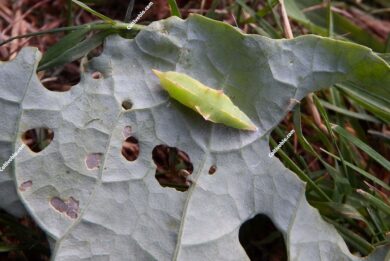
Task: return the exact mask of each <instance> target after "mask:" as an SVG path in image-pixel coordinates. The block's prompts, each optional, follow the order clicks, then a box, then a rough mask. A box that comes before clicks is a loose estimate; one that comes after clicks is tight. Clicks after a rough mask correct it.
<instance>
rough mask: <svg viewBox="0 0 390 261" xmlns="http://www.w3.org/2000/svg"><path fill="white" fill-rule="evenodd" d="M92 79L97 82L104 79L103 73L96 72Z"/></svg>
mask: <svg viewBox="0 0 390 261" xmlns="http://www.w3.org/2000/svg"><path fill="white" fill-rule="evenodd" d="M92 78H94V79H96V80H97V79H100V78H102V74H101V72H94V73H92Z"/></svg>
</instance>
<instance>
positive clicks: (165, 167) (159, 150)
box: [152, 145, 194, 191]
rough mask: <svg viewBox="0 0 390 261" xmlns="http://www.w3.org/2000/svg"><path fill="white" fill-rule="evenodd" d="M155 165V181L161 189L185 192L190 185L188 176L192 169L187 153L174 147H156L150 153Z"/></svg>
mask: <svg viewBox="0 0 390 261" xmlns="http://www.w3.org/2000/svg"><path fill="white" fill-rule="evenodd" d="M152 158H153V161H154V163H155V164H156V165H157V169H156V179H157V181H158V182H159V183H160V185H161V186H162V187H171V188H175V189H176V190H178V191H186V190H188V189H189V187H190V186H191V184H192V181H191V179H190V177H189V176H190V175H191V174H192V172H193V170H194V168H193V165H192V163H191V159H190V157H189V156H188V154H187V153H185V152H184V151H181V150H179V149H177V148H175V147H169V146H167V145H158V146H156V147H154V149H153V151H152Z"/></svg>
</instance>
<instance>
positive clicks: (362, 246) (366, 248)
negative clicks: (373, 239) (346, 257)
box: [324, 218, 374, 255]
mask: <svg viewBox="0 0 390 261" xmlns="http://www.w3.org/2000/svg"><path fill="white" fill-rule="evenodd" d="M324 219H325V220H326V221H327V222H329V223H331V224H332V225H333V226H335V227H336V228H337V230H338V231H339V232H340V234H341V235H342V236H343V238H344V239H345V241H347V242H348V243H349V244H351V245H352V246H354V247H355V248H356V249H358V250H359V251H360V252H361V253H362V254H363V255H368V254H370V253H371V252H372V251H374V246H372V245H371V244H370V243H369V242H367V241H366V240H365V239H364V238H362V237H361V236H359V235H358V234H355V233H354V232H352V231H351V230H349V229H347V228H345V227H344V226H342V225H340V224H338V223H337V222H335V221H333V220H331V219H329V218H324Z"/></svg>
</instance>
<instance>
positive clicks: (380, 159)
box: [332, 125, 390, 170]
mask: <svg viewBox="0 0 390 261" xmlns="http://www.w3.org/2000/svg"><path fill="white" fill-rule="evenodd" d="M332 129H333V130H334V131H335V132H336V133H337V134H339V135H340V136H343V137H344V138H345V139H347V140H348V141H349V142H351V143H353V144H354V145H355V146H356V147H358V148H360V149H361V150H362V151H364V152H365V153H367V154H368V155H369V156H370V157H371V158H373V159H374V160H375V161H377V162H378V163H379V164H381V165H382V166H383V167H385V168H386V169H387V170H390V162H389V161H388V160H387V159H385V158H384V157H383V156H382V155H381V154H379V153H378V152H376V151H375V150H374V149H372V148H371V147H370V146H368V145H367V144H366V143H364V142H363V141H361V140H360V139H358V138H356V137H355V136H353V135H352V134H350V133H349V132H348V131H346V130H345V129H344V128H342V127H341V126H338V125H333V126H332Z"/></svg>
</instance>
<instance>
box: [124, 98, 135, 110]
mask: <svg viewBox="0 0 390 261" xmlns="http://www.w3.org/2000/svg"><path fill="white" fill-rule="evenodd" d="M122 107H123V109H125V110H130V109H131V108H132V107H133V102H132V101H131V100H125V101H123V102H122Z"/></svg>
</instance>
